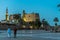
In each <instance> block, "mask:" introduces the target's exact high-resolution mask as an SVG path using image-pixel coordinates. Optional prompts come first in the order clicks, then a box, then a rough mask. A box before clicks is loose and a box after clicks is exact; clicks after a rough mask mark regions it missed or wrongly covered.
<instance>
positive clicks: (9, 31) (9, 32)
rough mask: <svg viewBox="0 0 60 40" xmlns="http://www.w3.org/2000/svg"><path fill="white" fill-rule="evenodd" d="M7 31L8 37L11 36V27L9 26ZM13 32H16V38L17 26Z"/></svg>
mask: <svg viewBox="0 0 60 40" xmlns="http://www.w3.org/2000/svg"><path fill="white" fill-rule="evenodd" d="M7 33H8V37H11V28H10V27H9V28H8V30H7ZM13 33H14V38H16V34H17V28H16V27H15V28H14V29H13Z"/></svg>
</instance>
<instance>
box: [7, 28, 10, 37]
mask: <svg viewBox="0 0 60 40" xmlns="http://www.w3.org/2000/svg"><path fill="white" fill-rule="evenodd" d="M7 33H8V37H11V29H10V28H8V30H7Z"/></svg>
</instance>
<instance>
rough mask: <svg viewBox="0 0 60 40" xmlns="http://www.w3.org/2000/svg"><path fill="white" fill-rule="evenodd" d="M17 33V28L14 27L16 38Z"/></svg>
mask: <svg viewBox="0 0 60 40" xmlns="http://www.w3.org/2000/svg"><path fill="white" fill-rule="evenodd" d="M16 34H17V28H16V27H15V28H14V38H16Z"/></svg>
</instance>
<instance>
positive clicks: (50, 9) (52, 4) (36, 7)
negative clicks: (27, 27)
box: [0, 0, 60, 25]
mask: <svg viewBox="0 0 60 40" xmlns="http://www.w3.org/2000/svg"><path fill="white" fill-rule="evenodd" d="M59 3H60V0H0V20H4V19H5V14H6V13H5V10H6V7H8V10H9V15H10V14H13V13H18V12H19V13H21V14H22V10H26V12H27V13H31V12H37V13H39V14H40V19H41V20H42V19H43V18H45V19H46V20H47V21H48V22H49V23H50V25H54V22H53V19H54V18H55V17H58V18H59V23H58V24H60V12H59V11H58V8H57V4H59Z"/></svg>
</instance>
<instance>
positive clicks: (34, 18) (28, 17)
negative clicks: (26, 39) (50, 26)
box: [22, 10, 40, 29]
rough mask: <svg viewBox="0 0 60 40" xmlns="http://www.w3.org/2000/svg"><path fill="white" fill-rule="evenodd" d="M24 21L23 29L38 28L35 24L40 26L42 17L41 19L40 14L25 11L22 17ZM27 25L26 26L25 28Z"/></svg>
mask: <svg viewBox="0 0 60 40" xmlns="http://www.w3.org/2000/svg"><path fill="white" fill-rule="evenodd" d="M22 19H23V21H24V22H23V28H25V26H26V28H31V29H32V28H36V29H37V27H36V26H35V24H36V25H37V24H38V21H39V22H40V17H39V13H34V12H33V13H26V12H25V10H23V15H22ZM24 25H25V26H24Z"/></svg>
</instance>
